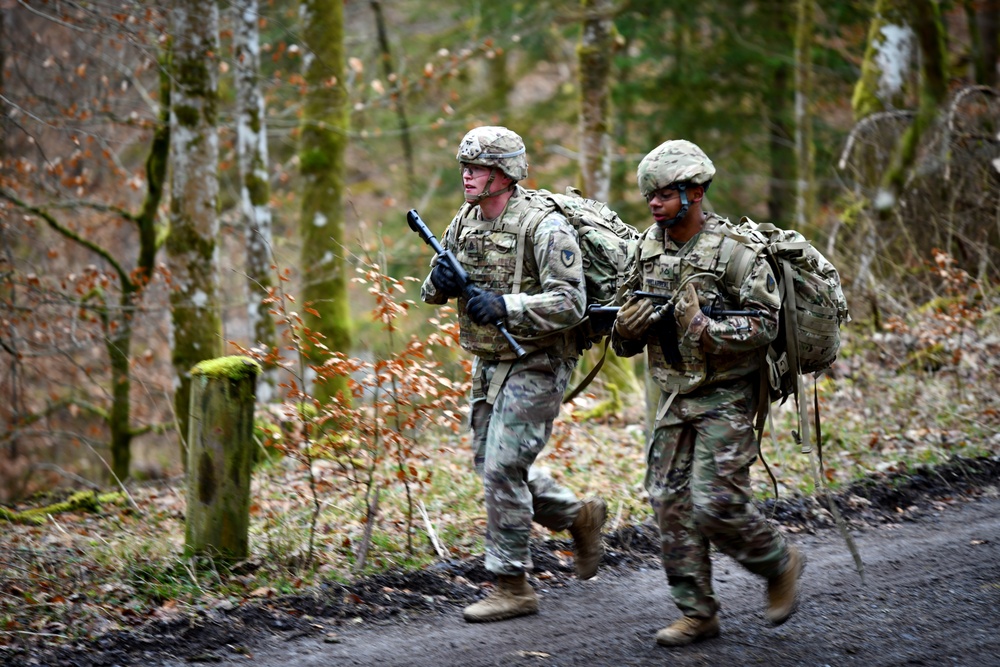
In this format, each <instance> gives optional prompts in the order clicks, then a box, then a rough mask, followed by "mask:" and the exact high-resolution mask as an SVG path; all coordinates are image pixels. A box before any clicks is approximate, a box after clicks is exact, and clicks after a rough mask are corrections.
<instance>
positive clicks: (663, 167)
mask: <svg viewBox="0 0 1000 667" xmlns="http://www.w3.org/2000/svg"><path fill="white" fill-rule="evenodd" d="M636 175H637V177H638V181H639V191H640V192H641V193H642V196H643V197H646V198H647V199H648V198H649V196H650V195H651V194H652V193H654V192H656V191H657V190H660V189H662V188H670V189H672V190H678V191H679V192H680V195H681V208H680V211H678V213H677V215H676V216H674V217H673V219H671V220H667V221H664V222H663V223H662V224H664V225H665V226H667V227H671V226H673V225H675V224H677V223H678V222H679V221H680V220H682V219H683V218H684V216H685V215H687V211H688V207H689V205H690V202H689V201H688V198H687V187H688V186H689V185H701V186H703V187H704V188H705V189H706V190H708V186H709V185H711V183H712V178H713V177H714V176H715V165H714V164H712V161H711V160H710V159H709V158H708V156H707V155H705V151H703V150H701V149H700V148H699V147H698V146H697V145H695V144H693V143H691V142H690V141H686V140H684V139H672V140H670V141H664V142H663V143H662V144H660V145H659V146H657V147H656V148H654V149H653V150H651V151H650V152H649V154H647V155H646V157H644V158H642V161H641V162H639V168H638V169H637V170H636Z"/></svg>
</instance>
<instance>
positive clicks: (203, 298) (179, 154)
mask: <svg viewBox="0 0 1000 667" xmlns="http://www.w3.org/2000/svg"><path fill="white" fill-rule="evenodd" d="M171 20H172V30H171V32H172V39H173V64H172V74H173V89H172V90H171V100H172V106H171V110H170V154H171V178H170V236H169V238H168V239H167V243H166V247H167V266H168V269H169V271H170V281H171V287H172V289H171V293H170V311H171V324H172V332H173V345H172V348H173V350H172V361H173V365H174V372H175V373H176V378H177V380H176V382H177V386H176V391H175V393H174V409H175V411H176V414H177V426H178V431H179V435H180V442H181V454H182V461H184V464H185V466H186V465H187V455H186V454H187V447H186V445H185V442H186V438H187V432H188V413H189V409H190V406H189V401H190V394H191V369H192V368H194V366H195V365H196V364H197V363H198V362H200V361H204V360H205V359H211V358H214V357H218V356H220V355H221V353H222V349H223V348H222V344H221V340H222V339H221V334H222V323H221V316H220V312H219V297H218V294H219V285H218V281H219V276H218V256H217V255H218V248H217V235H218V231H219V218H218V213H217V206H218V195H219V173H218V162H219V138H218V133H217V129H216V128H217V122H218V64H219V61H218V58H219V38H218V33H219V30H218V26H219V10H218V7H217V5H216V4H215V2H202V1H201V0H175V3H174V5H173V9H172V16H171Z"/></svg>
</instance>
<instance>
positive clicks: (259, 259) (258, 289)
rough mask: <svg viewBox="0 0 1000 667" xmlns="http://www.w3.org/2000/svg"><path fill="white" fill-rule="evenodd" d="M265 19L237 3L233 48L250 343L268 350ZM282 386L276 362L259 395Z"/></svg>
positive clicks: (253, 0) (271, 339)
mask: <svg viewBox="0 0 1000 667" xmlns="http://www.w3.org/2000/svg"><path fill="white" fill-rule="evenodd" d="M259 18H260V14H259V8H258V2H257V0H236V1H235V2H234V3H233V23H234V25H235V26H236V30H235V33H234V35H233V50H234V52H235V53H234V56H235V57H234V60H235V62H236V67H235V79H236V103H237V122H236V147H237V153H238V157H239V171H240V185H241V187H240V210H241V212H242V218H243V229H244V232H245V234H246V252H247V256H246V273H247V288H248V291H249V300H248V302H247V317H248V322H249V324H250V340H251V344H252V345H253V346H255V347H256V348H258V349H259V350H261V351H262V352H263V353H264V354H268V353H270V352H271V351H272V350H274V349H275V348H276V346H277V344H278V340H277V334H276V331H275V326H274V318H273V317H271V313H270V310H271V305H270V304H269V303H265V302H264V300H265V299H266V298H267V297H268V296H270V293H271V289H272V288H273V287H274V282H275V277H274V271H273V270H272V269H271V264H272V263H273V261H272V258H271V247H272V235H271V228H272V225H271V205H270V200H271V186H270V183H269V181H268V151H267V116H266V115H265V113H264V95H263V93H262V92H261V89H260V31H259V30H258V27H257V22H258V20H259ZM277 390H278V375H277V367H276V365H275V364H267V365H265V371H264V374H263V375H262V376H261V381H260V383H259V384H258V387H257V394H258V396H259V398H260V400H261V401H262V402H264V403H267V402H269V401H270V400H271V399H273V398H274V397H275V396H276V394H277Z"/></svg>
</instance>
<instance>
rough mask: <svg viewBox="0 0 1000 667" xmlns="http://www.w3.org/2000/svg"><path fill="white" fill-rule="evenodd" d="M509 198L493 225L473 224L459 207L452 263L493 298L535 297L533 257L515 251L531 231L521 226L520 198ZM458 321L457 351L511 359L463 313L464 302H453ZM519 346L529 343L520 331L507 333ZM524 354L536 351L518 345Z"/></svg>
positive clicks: (523, 200) (523, 203)
mask: <svg viewBox="0 0 1000 667" xmlns="http://www.w3.org/2000/svg"><path fill="white" fill-rule="evenodd" d="M519 194H522V196H517V197H512V198H511V199H510V201H509V203H508V204H507V208H506V209H505V210H504V212H503V214H502V215H501V216H500V217H499V218H497V219H496V220H479V219H477V218H476V217H475V215H474V214H473V210H474V209H473V207H471V206H469V205H465V206H463V207H462V209H461V210H460V211H459V213H458V215H457V216H456V217H455V220H454V221H453V222H452V225H451V226H452V230H453V232H454V238H453V247H454V252H455V257H456V258H457V259H458V261H459V262H460V263H461V264H462V268H464V269H465V270H466V272H467V273H468V274H469V279H470V280H471V281H472V282H473V283H474V284H475V285H477V286H478V287H481V288H483V289H486V290H490V291H491V292H496V293H498V294H514V293H516V292H525V293H528V294H535V293H537V292H538V291H539V290H540V289H541V284H540V283H539V278H538V269H537V267H535V264H534V254H533V253H531V252H525V251H521V250H520V249H521V248H526V244H529V243H530V240H529V239H527V235H528V234H529V233H530V230H531V229H533V228H534V226H533V225H531V224H528V223H529V221H526V220H524V217H525V213H526V212H527V211H528V208H529V198H528V197H526V196H523V193H519ZM458 317H459V325H460V327H461V333H460V335H459V342H460V343H461V345H462V347H463V348H464V349H466V350H468V351H469V352H471V353H473V354H475V355H476V356H479V357H482V358H483V359H513V358H514V353H513V352H512V351H511V349H510V346H509V345H507V342H506V341H505V340H504V338H503V336H502V335H501V334H500V333H499V332H498V331H497V330H496V328H495V327H493V326H490V325H486V326H481V325H478V324H476V323H475V322H473V321H472V320H471V319H470V318H469V315H468V312H467V310H466V301H465V298H464V297H463V298H460V299H459V302H458ZM509 328H510V332H511V334H513V335H514V336H515V337H516V338H518V339H519V342H520V340H522V339H528V338H531V333H532V332H530V331H528V330H527V329H525V328H524V327H517V326H514V327H509ZM522 347H524V348H525V350H527V351H528V352H530V351H531V348H532V347H534V348H536V349H537V348H538V347H541V346H540V345H537V344H535V345H522Z"/></svg>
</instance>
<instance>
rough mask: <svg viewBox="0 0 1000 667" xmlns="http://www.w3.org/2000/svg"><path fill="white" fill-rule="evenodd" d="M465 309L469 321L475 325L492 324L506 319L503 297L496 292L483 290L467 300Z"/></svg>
mask: <svg viewBox="0 0 1000 667" xmlns="http://www.w3.org/2000/svg"><path fill="white" fill-rule="evenodd" d="M465 308H466V310H467V311H468V313H469V319H471V320H472V321H473V322H475V323H476V324H493V323H495V322H498V321H500V320H502V319H503V318H505V317H507V306H505V305H504V302H503V297H502V296H500V295H499V294H497V293H496V292H487V291H486V290H483V291H482V292H480V293H479V294H477V295H476V296H474V297H472V298H471V299H469V303H468V305H466V307H465Z"/></svg>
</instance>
